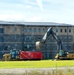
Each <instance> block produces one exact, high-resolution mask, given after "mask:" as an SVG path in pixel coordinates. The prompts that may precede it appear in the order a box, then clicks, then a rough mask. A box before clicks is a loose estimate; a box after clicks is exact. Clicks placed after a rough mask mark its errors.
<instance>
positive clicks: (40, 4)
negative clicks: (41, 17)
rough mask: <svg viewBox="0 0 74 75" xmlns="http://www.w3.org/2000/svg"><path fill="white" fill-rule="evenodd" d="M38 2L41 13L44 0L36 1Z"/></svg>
mask: <svg viewBox="0 0 74 75" xmlns="http://www.w3.org/2000/svg"><path fill="white" fill-rule="evenodd" d="M36 1H37V3H38V5H39V7H40V9H41V11H43V5H42V0H36Z"/></svg>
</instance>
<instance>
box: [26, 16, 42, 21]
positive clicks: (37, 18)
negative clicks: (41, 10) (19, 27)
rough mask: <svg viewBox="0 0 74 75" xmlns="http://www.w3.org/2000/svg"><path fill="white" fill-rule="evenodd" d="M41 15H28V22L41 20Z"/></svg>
mask: <svg viewBox="0 0 74 75" xmlns="http://www.w3.org/2000/svg"><path fill="white" fill-rule="evenodd" d="M42 19H43V17H41V16H33V17H30V18H29V19H27V21H30V22H40V21H42Z"/></svg>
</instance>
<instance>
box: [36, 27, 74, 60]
mask: <svg viewBox="0 0 74 75" xmlns="http://www.w3.org/2000/svg"><path fill="white" fill-rule="evenodd" d="M50 35H52V36H53V38H54V39H55V40H56V41H57V45H58V53H57V54H56V56H55V57H54V58H55V59H61V60H62V59H74V53H69V52H67V51H66V48H65V47H64V45H63V43H62V42H61V40H60V38H59V37H58V36H57V34H56V32H55V31H54V30H53V28H52V27H50V28H49V29H48V30H47V32H46V33H45V35H44V36H43V38H42V40H41V41H37V42H36V49H37V50H38V49H40V48H41V47H42V46H43V45H44V44H45V42H46V41H47V38H48V37H49V36H50Z"/></svg>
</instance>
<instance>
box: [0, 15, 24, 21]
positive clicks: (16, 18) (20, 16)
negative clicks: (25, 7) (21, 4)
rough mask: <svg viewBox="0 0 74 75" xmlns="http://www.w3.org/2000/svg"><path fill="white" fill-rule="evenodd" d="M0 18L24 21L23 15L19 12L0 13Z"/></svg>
mask: <svg viewBox="0 0 74 75" xmlns="http://www.w3.org/2000/svg"><path fill="white" fill-rule="evenodd" d="M0 20H5V21H24V16H23V15H21V14H0Z"/></svg>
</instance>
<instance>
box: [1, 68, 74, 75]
mask: <svg viewBox="0 0 74 75" xmlns="http://www.w3.org/2000/svg"><path fill="white" fill-rule="evenodd" d="M56 69H60V70H64V71H65V70H68V69H72V70H74V67H60V68H13V69H0V74H1V73H14V74H21V73H25V72H31V71H45V72H47V71H53V70H56Z"/></svg>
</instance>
